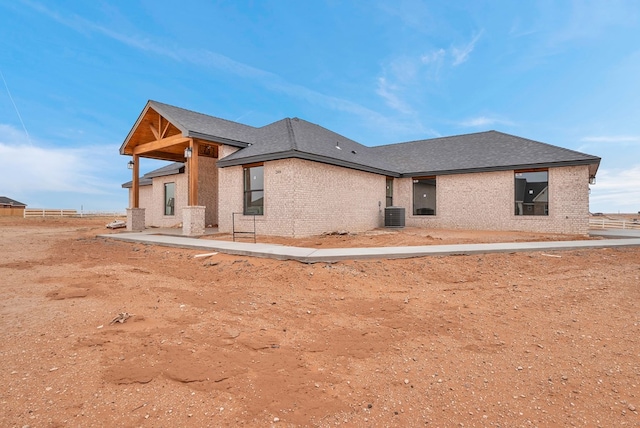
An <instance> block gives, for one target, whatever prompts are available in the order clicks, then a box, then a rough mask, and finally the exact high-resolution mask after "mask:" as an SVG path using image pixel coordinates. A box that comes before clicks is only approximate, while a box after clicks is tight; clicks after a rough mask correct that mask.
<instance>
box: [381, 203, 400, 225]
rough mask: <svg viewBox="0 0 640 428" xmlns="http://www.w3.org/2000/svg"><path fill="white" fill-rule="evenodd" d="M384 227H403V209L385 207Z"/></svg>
mask: <svg viewBox="0 0 640 428" xmlns="http://www.w3.org/2000/svg"><path fill="white" fill-rule="evenodd" d="M384 227H404V208H403V207H386V208H385V209H384Z"/></svg>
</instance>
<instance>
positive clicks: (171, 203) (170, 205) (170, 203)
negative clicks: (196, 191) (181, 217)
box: [163, 181, 176, 217]
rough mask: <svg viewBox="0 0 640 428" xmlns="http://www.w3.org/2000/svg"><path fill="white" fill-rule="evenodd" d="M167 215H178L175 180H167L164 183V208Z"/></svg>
mask: <svg viewBox="0 0 640 428" xmlns="http://www.w3.org/2000/svg"><path fill="white" fill-rule="evenodd" d="M169 186H171V188H172V189H171V197H168V196H169V192H168V191H167V190H168V187H169ZM163 213H164V216H165V217H173V216H175V215H176V183H175V181H167V182H165V183H164V209H163Z"/></svg>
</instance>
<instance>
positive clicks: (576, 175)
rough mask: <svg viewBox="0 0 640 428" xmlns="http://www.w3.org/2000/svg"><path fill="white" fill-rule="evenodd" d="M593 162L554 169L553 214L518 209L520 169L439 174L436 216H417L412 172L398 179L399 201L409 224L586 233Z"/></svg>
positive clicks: (551, 182) (551, 179)
mask: <svg viewBox="0 0 640 428" xmlns="http://www.w3.org/2000/svg"><path fill="white" fill-rule="evenodd" d="M588 179H589V170H588V167H587V166H573V167H563V168H550V169H549V215H548V216H516V215H515V214H514V200H515V195H514V171H499V172H487V173H477V174H455V175H442V176H438V177H437V201H436V203H437V210H436V215H435V216H414V215H413V210H412V207H413V201H412V185H413V180H412V179H411V178H402V179H396V180H395V181H396V182H397V185H396V190H397V192H396V194H395V195H394V196H395V198H394V201H395V202H396V205H398V206H403V207H405V208H406V213H407V218H406V224H407V226H417V227H431V228H452V229H484V230H517V231H539V232H550V233H567V234H586V233H587V232H588V227H589V218H588V214H589V186H588Z"/></svg>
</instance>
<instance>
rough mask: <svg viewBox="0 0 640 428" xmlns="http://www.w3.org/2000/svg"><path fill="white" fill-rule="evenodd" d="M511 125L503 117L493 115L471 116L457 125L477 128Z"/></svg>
mask: <svg viewBox="0 0 640 428" xmlns="http://www.w3.org/2000/svg"><path fill="white" fill-rule="evenodd" d="M496 124H499V125H513V123H512V122H511V121H508V120H505V119H499V118H495V117H487V116H478V117H472V118H470V119H467V120H463V121H462V122H459V123H458V125H460V126H463V127H465V128H478V127H487V126H491V125H496Z"/></svg>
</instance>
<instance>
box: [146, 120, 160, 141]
mask: <svg viewBox="0 0 640 428" xmlns="http://www.w3.org/2000/svg"><path fill="white" fill-rule="evenodd" d="M149 128H151V132H152V133H153V136H154V137H156V140H159V139H160V138H161V137H160V133H159V132H158V130H157V129H156V127H155V126H153V123H150V124H149Z"/></svg>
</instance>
